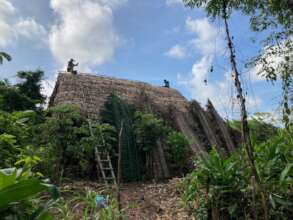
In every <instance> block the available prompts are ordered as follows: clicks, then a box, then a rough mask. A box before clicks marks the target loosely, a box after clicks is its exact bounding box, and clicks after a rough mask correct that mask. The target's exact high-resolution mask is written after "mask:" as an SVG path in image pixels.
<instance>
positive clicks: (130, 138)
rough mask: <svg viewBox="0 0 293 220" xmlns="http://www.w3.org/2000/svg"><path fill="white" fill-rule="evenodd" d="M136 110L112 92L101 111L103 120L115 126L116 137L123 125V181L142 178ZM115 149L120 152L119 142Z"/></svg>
mask: <svg viewBox="0 0 293 220" xmlns="http://www.w3.org/2000/svg"><path fill="white" fill-rule="evenodd" d="M134 111H135V110H134V107H133V106H132V105H129V104H127V103H126V102H124V101H123V100H121V99H120V98H119V97H118V96H116V95H115V94H111V95H110V96H109V97H108V99H107V101H106V103H105V108H104V111H103V112H102V113H101V118H102V119H101V121H102V122H104V123H108V124H110V125H112V126H113V127H115V129H116V132H115V133H116V134H115V136H116V137H118V136H119V132H120V130H121V126H122V136H121V144H122V146H123V147H122V152H121V154H122V158H123V159H122V170H123V172H122V178H123V181H139V180H141V179H142V175H141V173H142V164H143V163H142V158H141V154H142V152H141V149H139V147H138V145H137V142H136V137H135V132H134V128H133V123H134ZM115 151H116V153H118V143H117V144H116V148H115Z"/></svg>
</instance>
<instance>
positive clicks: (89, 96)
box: [49, 73, 235, 153]
mask: <svg viewBox="0 0 293 220" xmlns="http://www.w3.org/2000/svg"><path fill="white" fill-rule="evenodd" d="M111 93H115V94H116V95H118V96H119V97H120V98H121V99H123V100H125V101H127V102H128V103H131V104H134V105H136V106H138V105H139V104H141V102H143V104H145V103H147V102H148V103H151V104H152V105H153V106H154V108H155V109H153V110H155V111H156V110H158V112H160V113H163V114H164V115H167V117H168V118H169V119H170V121H171V123H172V124H174V125H175V127H177V129H178V130H179V131H181V132H183V133H184V134H185V135H186V136H187V137H188V138H189V139H190V140H191V141H192V149H193V151H194V152H197V153H198V152H204V151H206V150H207V149H210V148H211V146H215V145H216V144H217V145H218V147H219V148H222V149H223V148H225V151H231V150H232V149H234V148H235V146H234V143H233V139H234V138H233V132H232V133H231V132H230V131H229V129H228V127H227V125H226V123H225V121H224V120H223V119H222V118H221V117H220V115H219V114H218V113H217V112H216V110H215V108H214V107H213V105H212V103H211V102H209V105H208V106H209V108H208V109H207V110H204V109H203V108H202V107H201V106H200V105H199V104H198V103H197V102H196V101H192V102H188V100H187V99H186V98H184V97H183V96H182V95H181V94H180V93H179V92H178V91H177V90H175V89H172V88H165V87H160V86H152V85H150V84H148V83H144V82H138V81H132V80H126V79H117V78H114V77H109V76H101V75H90V74H81V73H79V74H77V75H73V74H70V73H60V74H59V76H58V79H57V83H56V86H55V89H54V91H53V94H52V96H51V98H50V102H49V106H53V105H58V104H66V103H67V104H75V105H78V106H80V108H81V111H82V113H84V114H85V115H86V116H87V117H89V118H92V119H96V118H99V115H100V112H101V109H102V108H103V107H104V104H105V102H106V100H107V98H108V96H109V95H110V94H111ZM144 97H147V100H144V99H143V98H144Z"/></svg>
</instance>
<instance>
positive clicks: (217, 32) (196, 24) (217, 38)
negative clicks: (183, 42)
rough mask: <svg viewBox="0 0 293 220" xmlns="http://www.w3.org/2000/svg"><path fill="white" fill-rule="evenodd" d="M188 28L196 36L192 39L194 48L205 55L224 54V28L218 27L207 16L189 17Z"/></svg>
mask: <svg viewBox="0 0 293 220" xmlns="http://www.w3.org/2000/svg"><path fill="white" fill-rule="evenodd" d="M185 26H186V29H187V30H188V31H190V32H191V33H194V34H195V35H196V37H195V38H194V39H193V40H191V43H192V46H193V47H194V49H196V50H197V51H199V52H200V53H201V54H202V55H203V56H211V55H212V56H214V55H216V54H217V55H222V54H223V51H224V39H223V29H222V28H219V29H217V28H216V27H215V26H213V25H212V24H211V23H210V22H209V20H208V19H207V18H202V19H192V18H190V17H189V18H187V19H186V22H185Z"/></svg>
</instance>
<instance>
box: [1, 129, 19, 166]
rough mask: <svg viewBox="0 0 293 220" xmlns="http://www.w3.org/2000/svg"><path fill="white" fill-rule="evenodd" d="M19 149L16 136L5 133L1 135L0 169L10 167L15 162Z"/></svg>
mask: <svg viewBox="0 0 293 220" xmlns="http://www.w3.org/2000/svg"><path fill="white" fill-rule="evenodd" d="M17 153H18V149H17V146H16V139H15V136H13V135H10V134H6V133H3V134H1V135H0V167H9V166H11V165H12V164H13V163H14V162H15V160H16V155H17Z"/></svg>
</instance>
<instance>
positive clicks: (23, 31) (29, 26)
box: [15, 18, 47, 40]
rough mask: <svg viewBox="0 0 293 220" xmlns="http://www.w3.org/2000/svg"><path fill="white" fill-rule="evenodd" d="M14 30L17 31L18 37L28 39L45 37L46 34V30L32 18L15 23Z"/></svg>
mask: <svg viewBox="0 0 293 220" xmlns="http://www.w3.org/2000/svg"><path fill="white" fill-rule="evenodd" d="M15 28H17V30H18V35H20V36H22V37H26V38H30V39H33V38H38V37H41V36H43V37H45V36H46V33H47V31H46V29H45V28H44V27H43V26H42V25H40V24H38V23H37V22H36V21H35V20H34V19H32V18H25V19H22V20H19V21H18V22H17V23H16V25H15ZM43 40H44V39H43Z"/></svg>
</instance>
